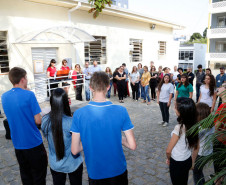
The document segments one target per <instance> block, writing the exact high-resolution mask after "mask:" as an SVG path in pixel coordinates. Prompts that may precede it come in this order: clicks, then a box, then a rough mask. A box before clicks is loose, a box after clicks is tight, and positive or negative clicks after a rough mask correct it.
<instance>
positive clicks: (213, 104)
mask: <svg viewBox="0 0 226 185" xmlns="http://www.w3.org/2000/svg"><path fill="white" fill-rule="evenodd" d="M216 100H217V92H215V93H214V95H213V103H212V107H211V110H210V112H213V111H214V108H215V104H216Z"/></svg>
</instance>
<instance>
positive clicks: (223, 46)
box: [216, 42, 226, 53]
mask: <svg viewBox="0 0 226 185" xmlns="http://www.w3.org/2000/svg"><path fill="white" fill-rule="evenodd" d="M216 52H219V53H225V52H226V42H216Z"/></svg>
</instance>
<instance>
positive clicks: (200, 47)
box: [178, 43, 207, 72]
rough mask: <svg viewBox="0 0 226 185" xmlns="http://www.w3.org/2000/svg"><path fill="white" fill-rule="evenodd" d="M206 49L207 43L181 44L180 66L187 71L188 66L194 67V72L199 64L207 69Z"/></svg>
mask: <svg viewBox="0 0 226 185" xmlns="http://www.w3.org/2000/svg"><path fill="white" fill-rule="evenodd" d="M206 50H207V45H206V44H200V43H194V44H180V47H179V57H178V59H179V60H178V67H181V68H182V69H183V70H184V71H187V68H192V71H193V72H194V71H195V70H197V66H198V65H199V64H201V65H202V67H203V69H205V68H206V67H207V66H206Z"/></svg>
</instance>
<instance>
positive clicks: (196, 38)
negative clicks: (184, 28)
mask: <svg viewBox="0 0 226 185" xmlns="http://www.w3.org/2000/svg"><path fill="white" fill-rule="evenodd" d="M201 38H202V35H201V34H200V33H193V34H192V36H191V37H190V42H193V41H194V40H199V39H201Z"/></svg>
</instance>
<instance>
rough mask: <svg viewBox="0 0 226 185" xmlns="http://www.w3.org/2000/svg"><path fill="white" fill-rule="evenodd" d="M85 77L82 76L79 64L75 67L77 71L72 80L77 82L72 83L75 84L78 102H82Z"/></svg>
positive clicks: (73, 73)
mask: <svg viewBox="0 0 226 185" xmlns="http://www.w3.org/2000/svg"><path fill="white" fill-rule="evenodd" d="M82 78H83V75H82V69H81V67H80V65H79V64H76V65H75V69H74V71H73V72H72V79H74V80H75V81H72V83H73V84H74V89H75V92H76V93H75V94H76V100H79V101H82V83H83V80H82Z"/></svg>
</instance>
